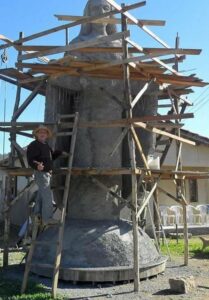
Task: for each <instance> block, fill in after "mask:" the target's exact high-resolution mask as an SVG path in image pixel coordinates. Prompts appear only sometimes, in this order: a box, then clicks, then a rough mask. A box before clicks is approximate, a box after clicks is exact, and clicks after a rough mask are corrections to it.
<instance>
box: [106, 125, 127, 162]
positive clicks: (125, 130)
mask: <svg viewBox="0 0 209 300" xmlns="http://www.w3.org/2000/svg"><path fill="white" fill-rule="evenodd" d="M128 131H129V127H127V128H124V129H123V131H122V132H121V134H120V136H119V137H118V139H117V140H116V142H115V144H114V145H113V150H112V151H111V153H110V154H109V155H110V157H112V156H113V155H114V154H115V152H116V151H117V149H118V147H119V146H120V144H121V143H122V141H123V139H124V138H125V136H126V134H127V133H128Z"/></svg>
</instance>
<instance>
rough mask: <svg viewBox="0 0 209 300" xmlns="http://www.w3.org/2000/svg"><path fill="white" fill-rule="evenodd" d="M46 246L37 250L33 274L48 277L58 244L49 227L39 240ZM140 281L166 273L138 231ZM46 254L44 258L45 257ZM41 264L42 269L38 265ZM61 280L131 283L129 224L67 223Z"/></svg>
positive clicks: (131, 250)
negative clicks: (128, 281)
mask: <svg viewBox="0 0 209 300" xmlns="http://www.w3.org/2000/svg"><path fill="white" fill-rule="evenodd" d="M39 240H42V241H46V242H47V241H48V242H49V243H48V244H47V243H46V244H45V243H44V245H41V247H40V246H38V245H37V247H36V249H35V254H34V259H33V264H37V266H33V267H32V271H33V272H35V273H36V274H39V275H42V276H46V277H51V276H52V272H53V268H50V267H47V264H53V263H54V258H55V245H56V242H57V229H56V228H55V227H54V228H53V227H51V228H49V229H47V230H46V231H44V233H43V234H41V235H40V236H39ZM139 248H140V278H147V277H151V276H154V275H157V274H159V273H161V272H164V270H165V263H166V260H167V258H166V257H163V256H160V255H159V253H158V252H157V250H156V248H155V246H154V244H153V242H152V240H151V239H150V238H149V237H148V236H147V234H146V233H145V232H144V231H142V230H140V229H139ZM46 254H47V255H46ZM40 262H44V264H46V265H43V266H40V265H38V264H39V263H40ZM59 278H60V279H63V280H68V281H84V282H85V281H86V282H87V281H91V282H108V281H112V282H119V281H126V280H132V279H133V278H134V275H133V237H132V226H131V223H130V222H129V221H125V220H119V221H107V220H103V221H102V220H101V221H95V220H94V221H91V220H67V222H66V226H65V235H64V245H63V250H62V261H61V268H60V277H59Z"/></svg>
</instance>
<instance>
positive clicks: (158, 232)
mask: <svg viewBox="0 0 209 300" xmlns="http://www.w3.org/2000/svg"><path fill="white" fill-rule="evenodd" d="M154 201H155V204H156V205H153V208H154V224H155V228H156V232H157V234H156V238H157V243H158V245H160V220H159V215H158V213H157V210H158V211H160V209H159V197H158V188H156V189H155V191H154Z"/></svg>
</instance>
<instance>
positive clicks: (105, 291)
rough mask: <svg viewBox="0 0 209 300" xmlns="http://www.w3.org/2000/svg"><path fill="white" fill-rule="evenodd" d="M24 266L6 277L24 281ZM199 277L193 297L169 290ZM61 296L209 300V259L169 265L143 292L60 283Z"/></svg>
mask: <svg viewBox="0 0 209 300" xmlns="http://www.w3.org/2000/svg"><path fill="white" fill-rule="evenodd" d="M23 270H24V265H19V266H18V265H14V266H11V267H10V268H9V269H8V270H7V271H6V272H4V277H9V278H13V279H21V280H22V276H23ZM190 275H193V276H194V277H195V281H196V284H197V288H196V289H195V290H194V291H193V292H192V293H190V294H185V295H183V294H181V295H175V294H173V293H171V291H170V289H169V283H168V279H169V278H172V277H177V276H190ZM30 278H31V279H33V280H34V281H35V282H38V283H42V284H44V285H45V286H46V287H47V288H49V289H50V287H51V281H50V280H49V279H47V278H43V277H39V276H37V275H32V276H31V277H30ZM58 293H59V294H61V295H62V296H64V297H65V299H74V300H81V299H85V300H87V299H88V300H89V299H92V300H93V299H94V300H100V299H120V300H127V299H129V300H132V299H133V300H135V299H142V300H149V299H156V300H159V299H169V300H171V299H172V300H180V299H189V300H207V299H209V258H208V259H207V258H205V259H200V258H191V259H190V260H189V266H187V267H186V266H183V265H182V258H175V259H173V260H172V261H171V262H168V263H167V268H166V271H165V273H164V274H160V275H158V276H157V277H154V278H150V279H147V280H143V281H141V285H140V292H139V293H138V294H137V293H134V292H133V283H128V284H117V285H113V284H95V285H94V286H93V285H92V284H84V283H83V284H76V285H73V284H72V283H66V282H60V283H59V289H58Z"/></svg>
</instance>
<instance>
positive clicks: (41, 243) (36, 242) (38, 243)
mask: <svg viewBox="0 0 209 300" xmlns="http://www.w3.org/2000/svg"><path fill="white" fill-rule="evenodd" d="M49 243H50V244H51V243H52V244H57V245H58V244H59V242H57V241H54V242H51V241H35V245H49Z"/></svg>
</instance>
